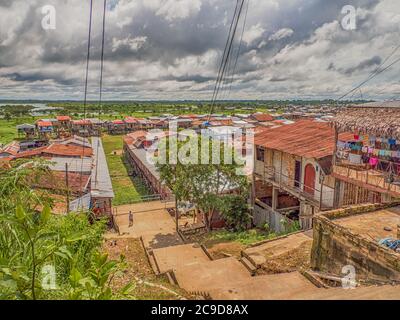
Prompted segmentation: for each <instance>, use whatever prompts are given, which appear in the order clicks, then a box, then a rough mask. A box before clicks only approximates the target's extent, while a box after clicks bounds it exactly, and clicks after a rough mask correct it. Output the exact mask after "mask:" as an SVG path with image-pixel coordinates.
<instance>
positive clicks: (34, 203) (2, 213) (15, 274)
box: [0, 162, 129, 299]
mask: <svg viewBox="0 0 400 320" xmlns="http://www.w3.org/2000/svg"><path fill="white" fill-rule="evenodd" d="M43 170H45V169H44V168H42V167H41V164H40V163H39V164H36V163H35V164H33V165H32V164H31V165H29V166H28V165H27V164H26V163H25V164H21V163H19V162H17V163H16V164H15V166H14V167H13V168H11V169H7V170H6V169H0V248H1V250H0V299H50V298H56V299H67V298H70V299H111V298H112V297H113V296H114V293H113V292H112V291H111V288H110V282H111V280H112V278H113V276H114V275H115V274H116V273H117V272H119V271H120V270H121V268H123V266H124V261H123V259H120V261H109V260H108V259H107V256H104V255H101V254H100V253H99V249H100V246H101V243H102V235H103V233H104V231H105V221H99V222H94V223H93V224H90V223H89V220H88V216H87V215H86V214H71V215H67V216H55V215H53V214H52V213H51V206H52V201H51V199H50V198H49V196H48V195H47V193H46V192H42V191H38V190H32V189H31V188H30V187H29V184H28V183H27V182H28V181H32V176H35V175H40V174H41V172H42V171H43ZM28 177H29V178H28ZM45 266H50V267H53V268H54V271H55V273H54V275H55V276H56V288H51V290H50V289H49V288H48V287H47V282H46V281H45V280H46V279H45V278H44V275H43V270H44V267H45ZM79 274H80V275H81V277H80V278H79ZM78 278H79V279H78ZM128 289H129V288H124V290H125V291H126V292H127V291H128Z"/></svg>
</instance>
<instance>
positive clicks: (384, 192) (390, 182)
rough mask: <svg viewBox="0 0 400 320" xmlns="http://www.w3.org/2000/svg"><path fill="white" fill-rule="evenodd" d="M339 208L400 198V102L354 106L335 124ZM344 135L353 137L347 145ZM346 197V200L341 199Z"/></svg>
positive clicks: (342, 111) (340, 113)
mask: <svg viewBox="0 0 400 320" xmlns="http://www.w3.org/2000/svg"><path fill="white" fill-rule="evenodd" d="M333 126H334V128H335V131H336V145H335V146H336V147H335V148H336V150H335V161H334V167H333V175H334V176H335V177H336V178H337V180H338V188H337V190H338V192H337V195H336V202H337V205H338V206H339V205H349V204H357V203H364V202H387V201H392V200H393V199H394V198H399V197H400V101H388V102H384V103H382V102H380V103H379V102H374V103H367V104H363V105H356V106H350V107H347V108H345V109H344V110H341V111H340V112H339V113H338V114H337V116H336V117H335V118H334V120H333ZM340 132H351V133H353V137H352V139H350V140H347V141H343V140H341V139H338V134H339V133H340ZM340 195H342V196H340Z"/></svg>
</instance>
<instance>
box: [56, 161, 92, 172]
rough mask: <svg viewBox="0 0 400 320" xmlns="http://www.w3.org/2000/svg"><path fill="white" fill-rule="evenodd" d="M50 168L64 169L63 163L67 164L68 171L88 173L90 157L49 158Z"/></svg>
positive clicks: (90, 166)
mask: <svg viewBox="0 0 400 320" xmlns="http://www.w3.org/2000/svg"><path fill="white" fill-rule="evenodd" d="M49 161H50V165H49V168H50V170H53V171H65V165H66V164H68V172H81V173H86V174H90V173H91V172H92V158H88V157H85V158H82V159H80V158H59V157H54V158H50V160H49Z"/></svg>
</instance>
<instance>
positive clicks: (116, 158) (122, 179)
mask: <svg viewBox="0 0 400 320" xmlns="http://www.w3.org/2000/svg"><path fill="white" fill-rule="evenodd" d="M122 138H123V136H122V135H116V136H111V135H104V137H103V147H104V152H105V153H106V157H107V164H108V169H109V171H110V176H111V181H112V185H113V189H114V193H115V198H114V200H113V204H114V205H115V206H119V205H123V204H129V203H133V202H135V201H137V200H139V199H140V197H141V196H143V195H147V194H149V191H148V190H147V188H146V186H145V185H144V184H143V182H142V180H140V179H139V178H138V177H134V178H131V177H130V176H129V172H128V168H127V166H126V165H125V163H124V160H123V156H122V155H121V154H120V152H119V151H121V150H122V148H123V141H122ZM114 152H116V154H114Z"/></svg>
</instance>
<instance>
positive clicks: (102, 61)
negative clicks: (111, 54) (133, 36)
mask: <svg viewBox="0 0 400 320" xmlns="http://www.w3.org/2000/svg"><path fill="white" fill-rule="evenodd" d="M106 10H107V0H104V8H103V32H102V39H101V58H100V59H101V66H100V95H99V118H100V114H101V111H102V109H101V108H102V105H101V102H102V94H103V68H104V39H105V29H106Z"/></svg>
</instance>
